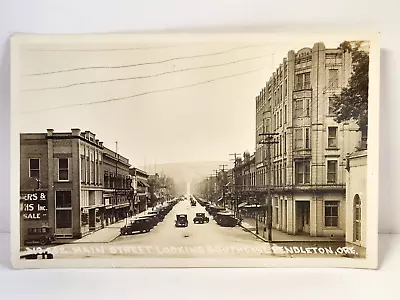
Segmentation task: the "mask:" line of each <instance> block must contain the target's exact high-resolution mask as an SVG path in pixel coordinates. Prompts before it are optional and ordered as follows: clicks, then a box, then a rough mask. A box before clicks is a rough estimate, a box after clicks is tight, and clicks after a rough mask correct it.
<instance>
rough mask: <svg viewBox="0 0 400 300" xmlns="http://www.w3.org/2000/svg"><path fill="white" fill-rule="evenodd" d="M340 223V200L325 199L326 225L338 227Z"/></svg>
mask: <svg viewBox="0 0 400 300" xmlns="http://www.w3.org/2000/svg"><path fill="white" fill-rule="evenodd" d="M338 224H339V202H338V201H325V226H327V227H337V226H338Z"/></svg>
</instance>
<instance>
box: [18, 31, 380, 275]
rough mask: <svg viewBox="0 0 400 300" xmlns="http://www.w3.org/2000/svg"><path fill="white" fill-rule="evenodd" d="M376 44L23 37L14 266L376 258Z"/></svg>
mask: <svg viewBox="0 0 400 300" xmlns="http://www.w3.org/2000/svg"><path fill="white" fill-rule="evenodd" d="M378 37H379V36H378V34H366V33H351V32H341V33H336V32H326V33H323V34H321V33H318V34H317V33H313V34H311V33H309V34H306V33H303V34H301V33H300V32H294V33H286V34H283V33H279V34H278V33H277V34H271V33H268V34H266V33H265V34H262V33H257V34H250V33H241V34H217V33H215V34H213V33H208V34H199V33H192V34H98V35H34V34H32V35H15V36H13V38H12V41H11V73H12V77H11V85H12V86H11V95H12V99H11V123H12V126H11V147H12V150H11V154H12V161H11V166H12V170H11V178H12V187H11V195H12V197H11V222H12V224H11V230H12V240H11V246H12V251H11V252H12V253H11V254H12V262H13V266H14V267H16V268H59V267H78V268H79V267H83V268H86V267H121V268H123V267H304V266H307V267H327V266H329V267H354V268H376V267H377V257H378V254H377V236H378V221H377V209H378V197H377V195H378V194H377V183H378V177H377V174H378V172H377V171H378V167H377V166H378V161H377V157H378V132H379V127H378V112H379V43H378Z"/></svg>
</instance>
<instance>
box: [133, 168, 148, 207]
mask: <svg viewBox="0 0 400 300" xmlns="http://www.w3.org/2000/svg"><path fill="white" fill-rule="evenodd" d="M129 174H130V175H131V178H132V187H133V190H134V197H133V201H132V205H131V210H132V211H133V212H135V213H140V212H142V211H145V210H146V209H147V203H148V201H149V184H148V182H147V181H148V178H149V174H147V172H145V171H143V170H141V169H139V168H130V169H129Z"/></svg>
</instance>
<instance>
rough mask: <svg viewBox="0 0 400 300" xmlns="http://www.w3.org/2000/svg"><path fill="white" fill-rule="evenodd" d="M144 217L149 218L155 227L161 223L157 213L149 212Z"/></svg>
mask: <svg viewBox="0 0 400 300" xmlns="http://www.w3.org/2000/svg"><path fill="white" fill-rule="evenodd" d="M144 217H146V218H149V219H150V222H151V223H152V225H153V227H154V226H156V225H157V224H158V222H160V221H161V219H160V217H159V215H158V213H157V212H148V213H147V214H146V215H144Z"/></svg>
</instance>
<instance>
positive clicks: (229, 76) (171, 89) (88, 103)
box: [22, 68, 265, 114]
mask: <svg viewBox="0 0 400 300" xmlns="http://www.w3.org/2000/svg"><path fill="white" fill-rule="evenodd" d="M262 69H265V68H257V69H254V70H250V71H247V72H242V73H237V74H232V75H227V76H223V77H217V78H213V79H209V80H206V81H201V82H197V83H193V84H189V85H183V86H178V87H173V88H167V89H160V90H153V91H148V92H143V93H140V94H134V95H130V96H125V97H119V98H111V99H107V100H102V101H94V102H86V103H77V104H68V105H62V106H56V107H51V108H46V109H40V110H33V111H26V112H22V113H23V114H29V113H34V112H41V111H50V110H55V109H60V108H68V107H75V106H86V105H94V104H101V103H108V102H114V101H121V100H126V99H131V98H136V97H140V96H145V95H149V94H155V93H162V92H170V91H175V90H180V89H185V88H189V87H194V86H198V85H203V84H207V83H211V82H215V81H218V80H223V79H227V78H233V77H238V76H242V75H246V74H250V73H254V72H257V71H260V70H262Z"/></svg>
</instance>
